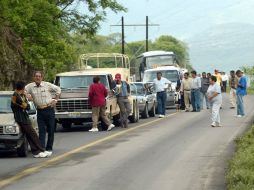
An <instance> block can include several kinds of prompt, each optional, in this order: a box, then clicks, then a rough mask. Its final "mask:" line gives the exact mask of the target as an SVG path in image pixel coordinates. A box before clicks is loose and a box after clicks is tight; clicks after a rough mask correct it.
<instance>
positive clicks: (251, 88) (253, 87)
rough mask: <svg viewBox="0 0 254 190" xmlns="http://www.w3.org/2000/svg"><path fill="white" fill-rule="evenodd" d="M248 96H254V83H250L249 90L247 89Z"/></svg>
mask: <svg viewBox="0 0 254 190" xmlns="http://www.w3.org/2000/svg"><path fill="white" fill-rule="evenodd" d="M247 92H248V94H250V95H254V82H251V83H250V86H249V88H248V89H247Z"/></svg>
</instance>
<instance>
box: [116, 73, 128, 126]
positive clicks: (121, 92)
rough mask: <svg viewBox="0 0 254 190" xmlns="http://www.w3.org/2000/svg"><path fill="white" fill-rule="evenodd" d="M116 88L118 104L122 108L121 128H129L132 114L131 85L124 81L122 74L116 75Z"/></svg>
mask: <svg viewBox="0 0 254 190" xmlns="http://www.w3.org/2000/svg"><path fill="white" fill-rule="evenodd" d="M115 81H116V88H117V91H118V92H117V104H118V106H119V108H120V115H121V119H120V120H121V126H122V127H124V128H127V127H128V117H129V115H130V113H131V104H130V101H129V99H128V97H129V94H130V85H129V84H128V83H127V82H126V81H122V79H121V74H119V73H117V74H116V75H115Z"/></svg>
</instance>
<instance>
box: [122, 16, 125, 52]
mask: <svg viewBox="0 0 254 190" xmlns="http://www.w3.org/2000/svg"><path fill="white" fill-rule="evenodd" d="M124 53H125V50H124V18H123V16H122V54H124Z"/></svg>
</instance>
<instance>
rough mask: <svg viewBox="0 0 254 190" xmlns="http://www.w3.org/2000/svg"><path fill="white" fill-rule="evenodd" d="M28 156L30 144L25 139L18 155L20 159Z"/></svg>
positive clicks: (18, 150)
mask: <svg viewBox="0 0 254 190" xmlns="http://www.w3.org/2000/svg"><path fill="white" fill-rule="evenodd" d="M27 154H28V142H27V139H26V137H24V142H23V144H22V145H21V146H20V147H19V148H17V155H18V156H19V157H27Z"/></svg>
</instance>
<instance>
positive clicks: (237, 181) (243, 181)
mask: <svg viewBox="0 0 254 190" xmlns="http://www.w3.org/2000/svg"><path fill="white" fill-rule="evenodd" d="M226 181H227V189H228V190H253V189H254V125H253V126H252V127H251V129H250V130H249V131H248V132H247V133H246V134H245V135H244V136H242V137H240V138H238V139H236V153H235V155H234V157H233V158H232V160H231V161H230V163H229V170H228V173H227V176H226Z"/></svg>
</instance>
